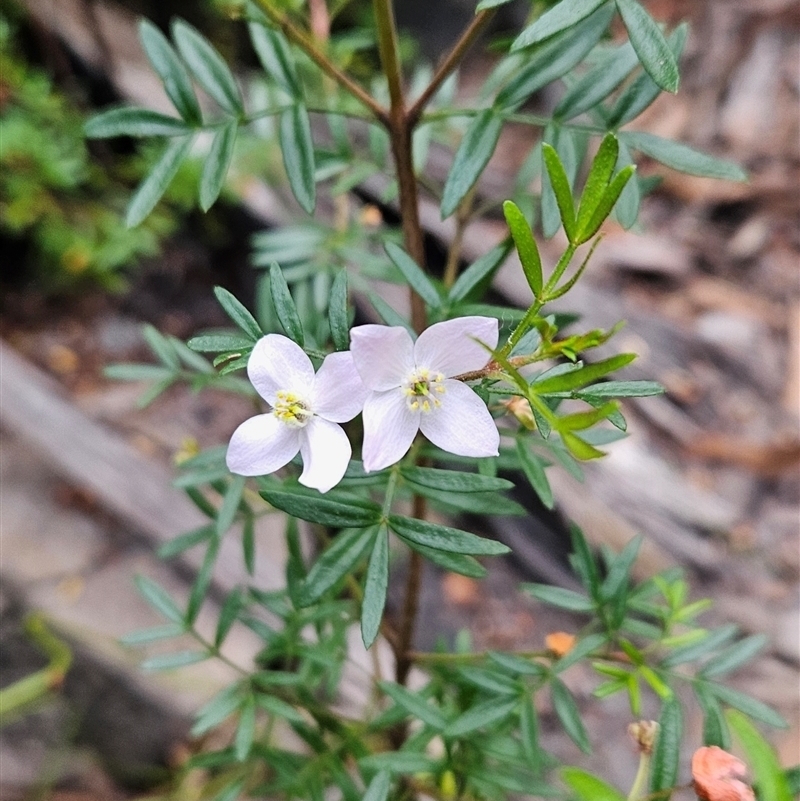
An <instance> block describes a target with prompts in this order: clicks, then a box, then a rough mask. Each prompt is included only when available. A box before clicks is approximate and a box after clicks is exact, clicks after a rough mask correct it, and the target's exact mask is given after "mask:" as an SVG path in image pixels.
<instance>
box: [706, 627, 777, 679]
mask: <svg viewBox="0 0 800 801" xmlns="http://www.w3.org/2000/svg"><path fill="white" fill-rule="evenodd" d="M766 644H767V637H766V635H764V634H754V635H753V636H752V637H745V638H744V639H743V640H739V642H737V643H734V644H733V645H731V646H729V647H728V648H726V649H725V650H724V651H721V652H720V653H718V654H717V655H716V656H715V657H714V658H713V659H712V660H710V661H709V662H708V663H707V664H706V665H705V666H704V667H703V669H702V670H701V671H700V675H701V676H702V677H703V678H706V679H709V678H711V677H712V676H723V675H725V674H726V673H730V672H731V671H733V670H736V668H738V667H739V666H741V665H743V664H744V663H745V662H748V661H749V660H751V659H752V658H753V657H754V656H755V655H756V654H757V653H758V652H759V651H761V650H762V649H763V648H764V646H765V645H766Z"/></svg>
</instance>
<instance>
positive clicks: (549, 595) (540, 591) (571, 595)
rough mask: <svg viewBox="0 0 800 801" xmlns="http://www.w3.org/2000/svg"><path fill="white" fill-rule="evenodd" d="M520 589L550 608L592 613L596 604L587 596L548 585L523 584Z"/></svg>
mask: <svg viewBox="0 0 800 801" xmlns="http://www.w3.org/2000/svg"><path fill="white" fill-rule="evenodd" d="M520 589H522V590H523V592H527V593H528V594H529V595H532V596H533V597H534V598H537V599H538V600H540V601H543V602H544V603H546V604H550V606H557V607H559V608H560V609H569V610H570V611H571V612H591V611H592V610H593V609H594V604H593V603H592V602H591V601H590V600H589V599H588V598H587V597H586V596H585V595H581V594H580V593H577V592H574V591H573V590H567V589H564V588H563V587H550V586H549V585H547V584H523V585H521V587H520Z"/></svg>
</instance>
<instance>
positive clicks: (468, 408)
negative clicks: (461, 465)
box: [350, 317, 500, 471]
mask: <svg viewBox="0 0 800 801" xmlns="http://www.w3.org/2000/svg"><path fill="white" fill-rule="evenodd" d="M498 336H499V332H498V323H497V320H494V319H492V318H490V317H459V318H458V319H455V320H448V321H446V322H443V323H436V324H435V325H432V326H431V327H430V328H428V329H426V330H425V331H423V332H422V333H421V334H420V335H419V339H417V341H416V342H414V341H413V340H412V339H411V336H410V335H409V333H408V331H406V329H405V328H402V327H400V326H393V327H389V326H384V325H361V326H358V327H357V328H354V329H353V330H352V331H351V332H350V337H351V346H350V347H351V353H352V354H353V360H354V362H355V366H356V368H357V369H358V372H359V373H360V374H361V378H362V380H363V381H364V384H365V385H366V387H367V389H369V390H371V392H370V393H369V395H368V396H367V399H366V401H365V403H364V446H363V453H362V456H363V460H364V469H365V470H367V471H371V470H382V469H383V468H384V467H388V466H389V465H391V464H394V463H395V462H397V461H399V460H400V459H401V458H402V457H403V455H404V454H405V453H406V451H408V449H409V448H410V447H411V443H412V442H413V441H414V437H415V436H416V433H417V431H419V430H422V433H423V434H424V435H425V436H426V437H427V438H428V439H429V440H430V441H431V442H432V443H433V444H434V445H437V446H438V447H440V448H441V449H442V450H445V451H449V452H450V453H455V454H458V455H459V456H496V455H497V454H498V447H499V444H500V435H499V433H498V431H497V427H496V426H495V424H494V420H492V416H491V414H489V410H488V409H487V408H486V405H485V404H484V402H483V401H482V400H481V399H480V398H479V397H478V396H477V395H476V394H475V393H474V392H473V391H472V390H471V389H470V388H469V387H468V386H467V385H466V384H464V383H463V382H462V381H455V380H453V376H456V375H460V374H461V373H467V372H471V371H473V370H480V369H481V368H482V367H484V366H485V365H486V364H487V362H488V361H489V352H488V351H487V349H486V347H489V348H491V349H492V350H494V348H496V347H497V339H498ZM481 343H482V344H481ZM484 346H486V347H484Z"/></svg>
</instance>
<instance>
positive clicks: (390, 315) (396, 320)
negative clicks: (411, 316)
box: [367, 289, 414, 334]
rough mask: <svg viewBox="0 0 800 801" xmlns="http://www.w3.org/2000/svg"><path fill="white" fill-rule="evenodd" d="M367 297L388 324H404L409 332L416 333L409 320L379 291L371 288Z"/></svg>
mask: <svg viewBox="0 0 800 801" xmlns="http://www.w3.org/2000/svg"><path fill="white" fill-rule="evenodd" d="M367 297H368V298H369V302H370V303H371V304H372V305H373V306H374V308H375V311H376V312H378V314H379V315H380V318H381V320H383V322H384V323H386V325H402V326H403V328H405V329H406V330H407V331H408V332H409V333H411V334H413V333H414V329H413V328H412V327H411V324H410V323H409V322H408V320H406V319H405V317H403V315H402V314H400V312H398V311H396V310H395V309H393V308H392V307H391V306H390V305H389V304H388V303H387V302H386V301H385V300H384V299H383V298H382V297H381V296H380V295H379V294H378V293H377V292H374V291H373V290H371V289H369V290H367Z"/></svg>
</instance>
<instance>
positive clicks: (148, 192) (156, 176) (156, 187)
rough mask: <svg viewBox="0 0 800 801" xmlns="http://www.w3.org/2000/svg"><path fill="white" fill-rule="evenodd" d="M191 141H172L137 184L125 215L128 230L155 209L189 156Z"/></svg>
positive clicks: (188, 137) (182, 138) (177, 139)
mask: <svg viewBox="0 0 800 801" xmlns="http://www.w3.org/2000/svg"><path fill="white" fill-rule="evenodd" d="M192 139H193V137H191V136H187V137H181V138H176V139H173V140H172V141H171V142H170V143H169V144H168V145H167V147H166V148H165V149H164V152H163V153H162V154H161V158H159V160H158V161H157V162H156V163H155V165H154V166H153V169H152V170H151V171H150V174H149V175H148V176H147V177H146V178H145V179H144V180H143V181H142V183H141V184H139V188H138V189H137V190H136V192H135V193H134V195H133V197H132V198H131V200H130V203H129V204H128V210H127V212H126V214H125V225H127V226H128V228H133V227H135V226H137V225H139V223H140V222H142V220H144V218H145V217H147V215H148V214H150V212H151V211H152V210H153V209H154V208H155V206H156V203H158V201H159V200H161V196H162V195H163V194H164V192H166V191H167V187H168V186H169V185H170V184H171V183H172V179H173V178H174V177H175V175H176V174H177V172H178V170H179V169H180V166H181V164H182V163H183V160H184V159H185V158H186V156H188V155H189V150H190V149H191V147H192Z"/></svg>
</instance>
